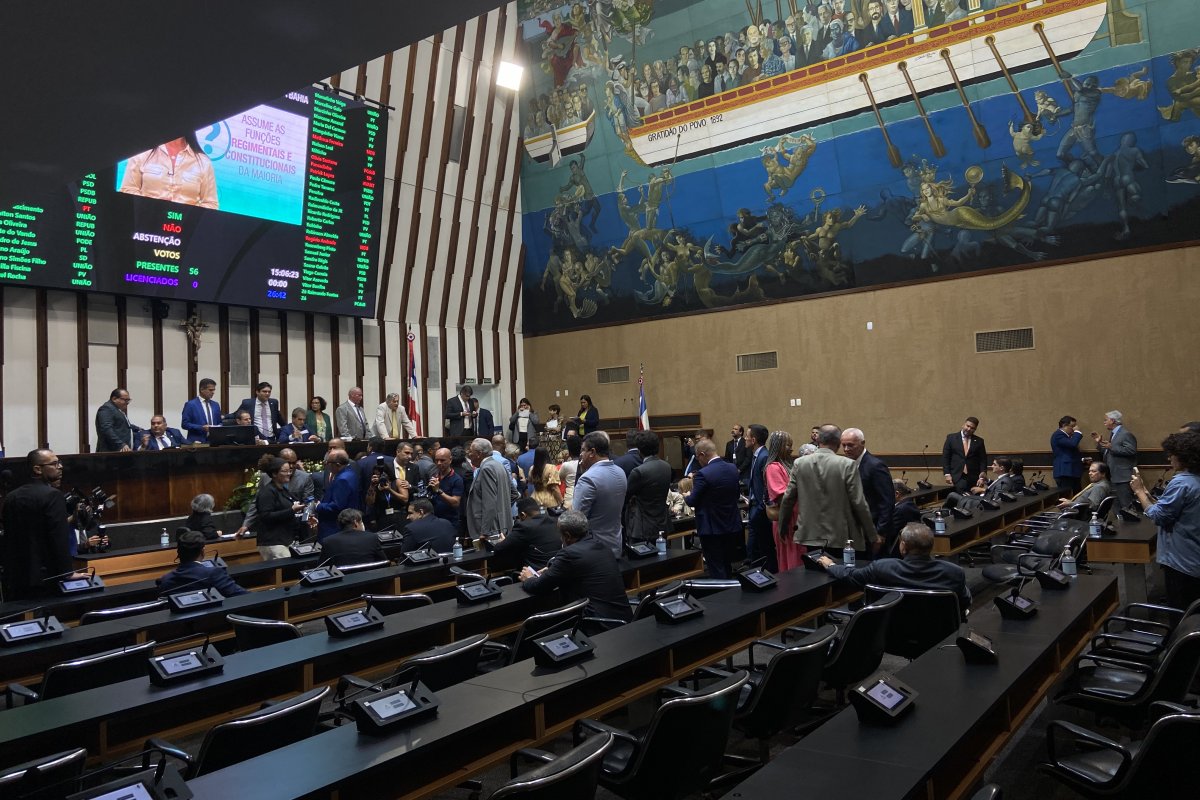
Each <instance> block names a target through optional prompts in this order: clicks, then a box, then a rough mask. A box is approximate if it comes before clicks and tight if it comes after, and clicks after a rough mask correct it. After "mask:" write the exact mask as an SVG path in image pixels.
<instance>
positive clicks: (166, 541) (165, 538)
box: [158, 528, 171, 547]
mask: <svg viewBox="0 0 1200 800" xmlns="http://www.w3.org/2000/svg"><path fill="white" fill-rule="evenodd" d="M158 546H159V547H170V546H171V537H170V535H169V534H168V533H167V529H166V528H163V529H162V533H160V534H159V535H158Z"/></svg>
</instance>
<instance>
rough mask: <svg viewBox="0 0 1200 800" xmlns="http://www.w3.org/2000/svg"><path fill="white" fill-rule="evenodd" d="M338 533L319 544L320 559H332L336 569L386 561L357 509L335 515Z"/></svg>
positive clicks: (381, 546)
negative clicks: (350, 565)
mask: <svg viewBox="0 0 1200 800" xmlns="http://www.w3.org/2000/svg"><path fill="white" fill-rule="evenodd" d="M337 524H338V527H339V528H341V530H340V531H338V532H337V533H335V534H334V535H333V536H330V537H329V538H328V539H326V540H325V541H323V542H321V557H322V558H323V559H332V560H333V564H334V566H336V567H344V566H346V565H348V564H366V563H368V562H371V561H387V555H385V554H384V552H383V545H381V544H380V543H379V537H378V536H376V535H375V534H374V533H371V532H370V531H368V530H367V527H366V526H365V525H363V515H362V512H361V511H359V510H358V509H357V508H345V509H342V510H341V511H340V512H339V513H338V515H337Z"/></svg>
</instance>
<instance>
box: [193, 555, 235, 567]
mask: <svg viewBox="0 0 1200 800" xmlns="http://www.w3.org/2000/svg"><path fill="white" fill-rule="evenodd" d="M196 563H198V564H203V565H204V566H206V567H214V568H216V567H219V568H220V569H229V565H228V564H226V563H225V559H223V558H221V556H219V555H215V556H213V557H212V558H206V559H204V560H203V561H198V562H196Z"/></svg>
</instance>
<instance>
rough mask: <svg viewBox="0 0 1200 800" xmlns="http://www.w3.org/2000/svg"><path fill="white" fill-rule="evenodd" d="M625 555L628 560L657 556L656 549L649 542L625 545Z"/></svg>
mask: <svg viewBox="0 0 1200 800" xmlns="http://www.w3.org/2000/svg"><path fill="white" fill-rule="evenodd" d="M625 555H627V556H629V557H630V558H652V557H654V556H656V555H658V548H657V547H655V546H654V544H653V543H651V542H641V541H638V542H630V543H628V544H626V545H625Z"/></svg>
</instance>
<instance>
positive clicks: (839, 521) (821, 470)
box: [779, 425, 879, 553]
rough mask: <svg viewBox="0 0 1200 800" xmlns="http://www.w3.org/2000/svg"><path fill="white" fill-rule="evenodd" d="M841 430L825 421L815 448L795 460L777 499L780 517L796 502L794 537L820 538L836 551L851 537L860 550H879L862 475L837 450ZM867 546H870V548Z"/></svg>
mask: <svg viewBox="0 0 1200 800" xmlns="http://www.w3.org/2000/svg"><path fill="white" fill-rule="evenodd" d="M841 441H842V431H841V429H840V428H838V427H837V426H836V425H823V426H821V429H820V431H819V433H818V435H817V445H818V448H817V452H815V453H813V454H812V455H811V456H807V457H805V458H798V459H796V463H795V465H794V466H793V467H792V477H791V480H789V481H788V486H787V490H786V491H785V492H784V493H783V498H782V499H781V500H780V502H779V518H780V519H790V518H791V514H792V507H793V506H794V505H796V504H797V503H798V504H799V507H800V521H799V524H798V525H797V526H796V536H795V541H797V542H818V541H820V542H824V543H825V548H826V549H827V550H832V551H835V552H836V551H839V550H841V549H842V548H843V547H844V546H845V544H846V540H847V539H849V540H850V541H852V542H853V543H854V549H855V551H857V552H859V553H867V552H868V551H870V552H873V551H875V550H876V549H877V548H878V542H879V536H878V535H877V534H876V533H875V525H874V523H873V522H872V521H871V509H870V507H869V506H868V505H867V501H866V498H865V497H864V496H863V488H862V479H861V478H860V477H859V475H858V466H857V465H856V464H855V462H854V461H853V460H851V459H849V458H846V457H845V456H840V455H838V453H837V449H838V447H839V446H840V445H841ZM868 546H869V547H868Z"/></svg>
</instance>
